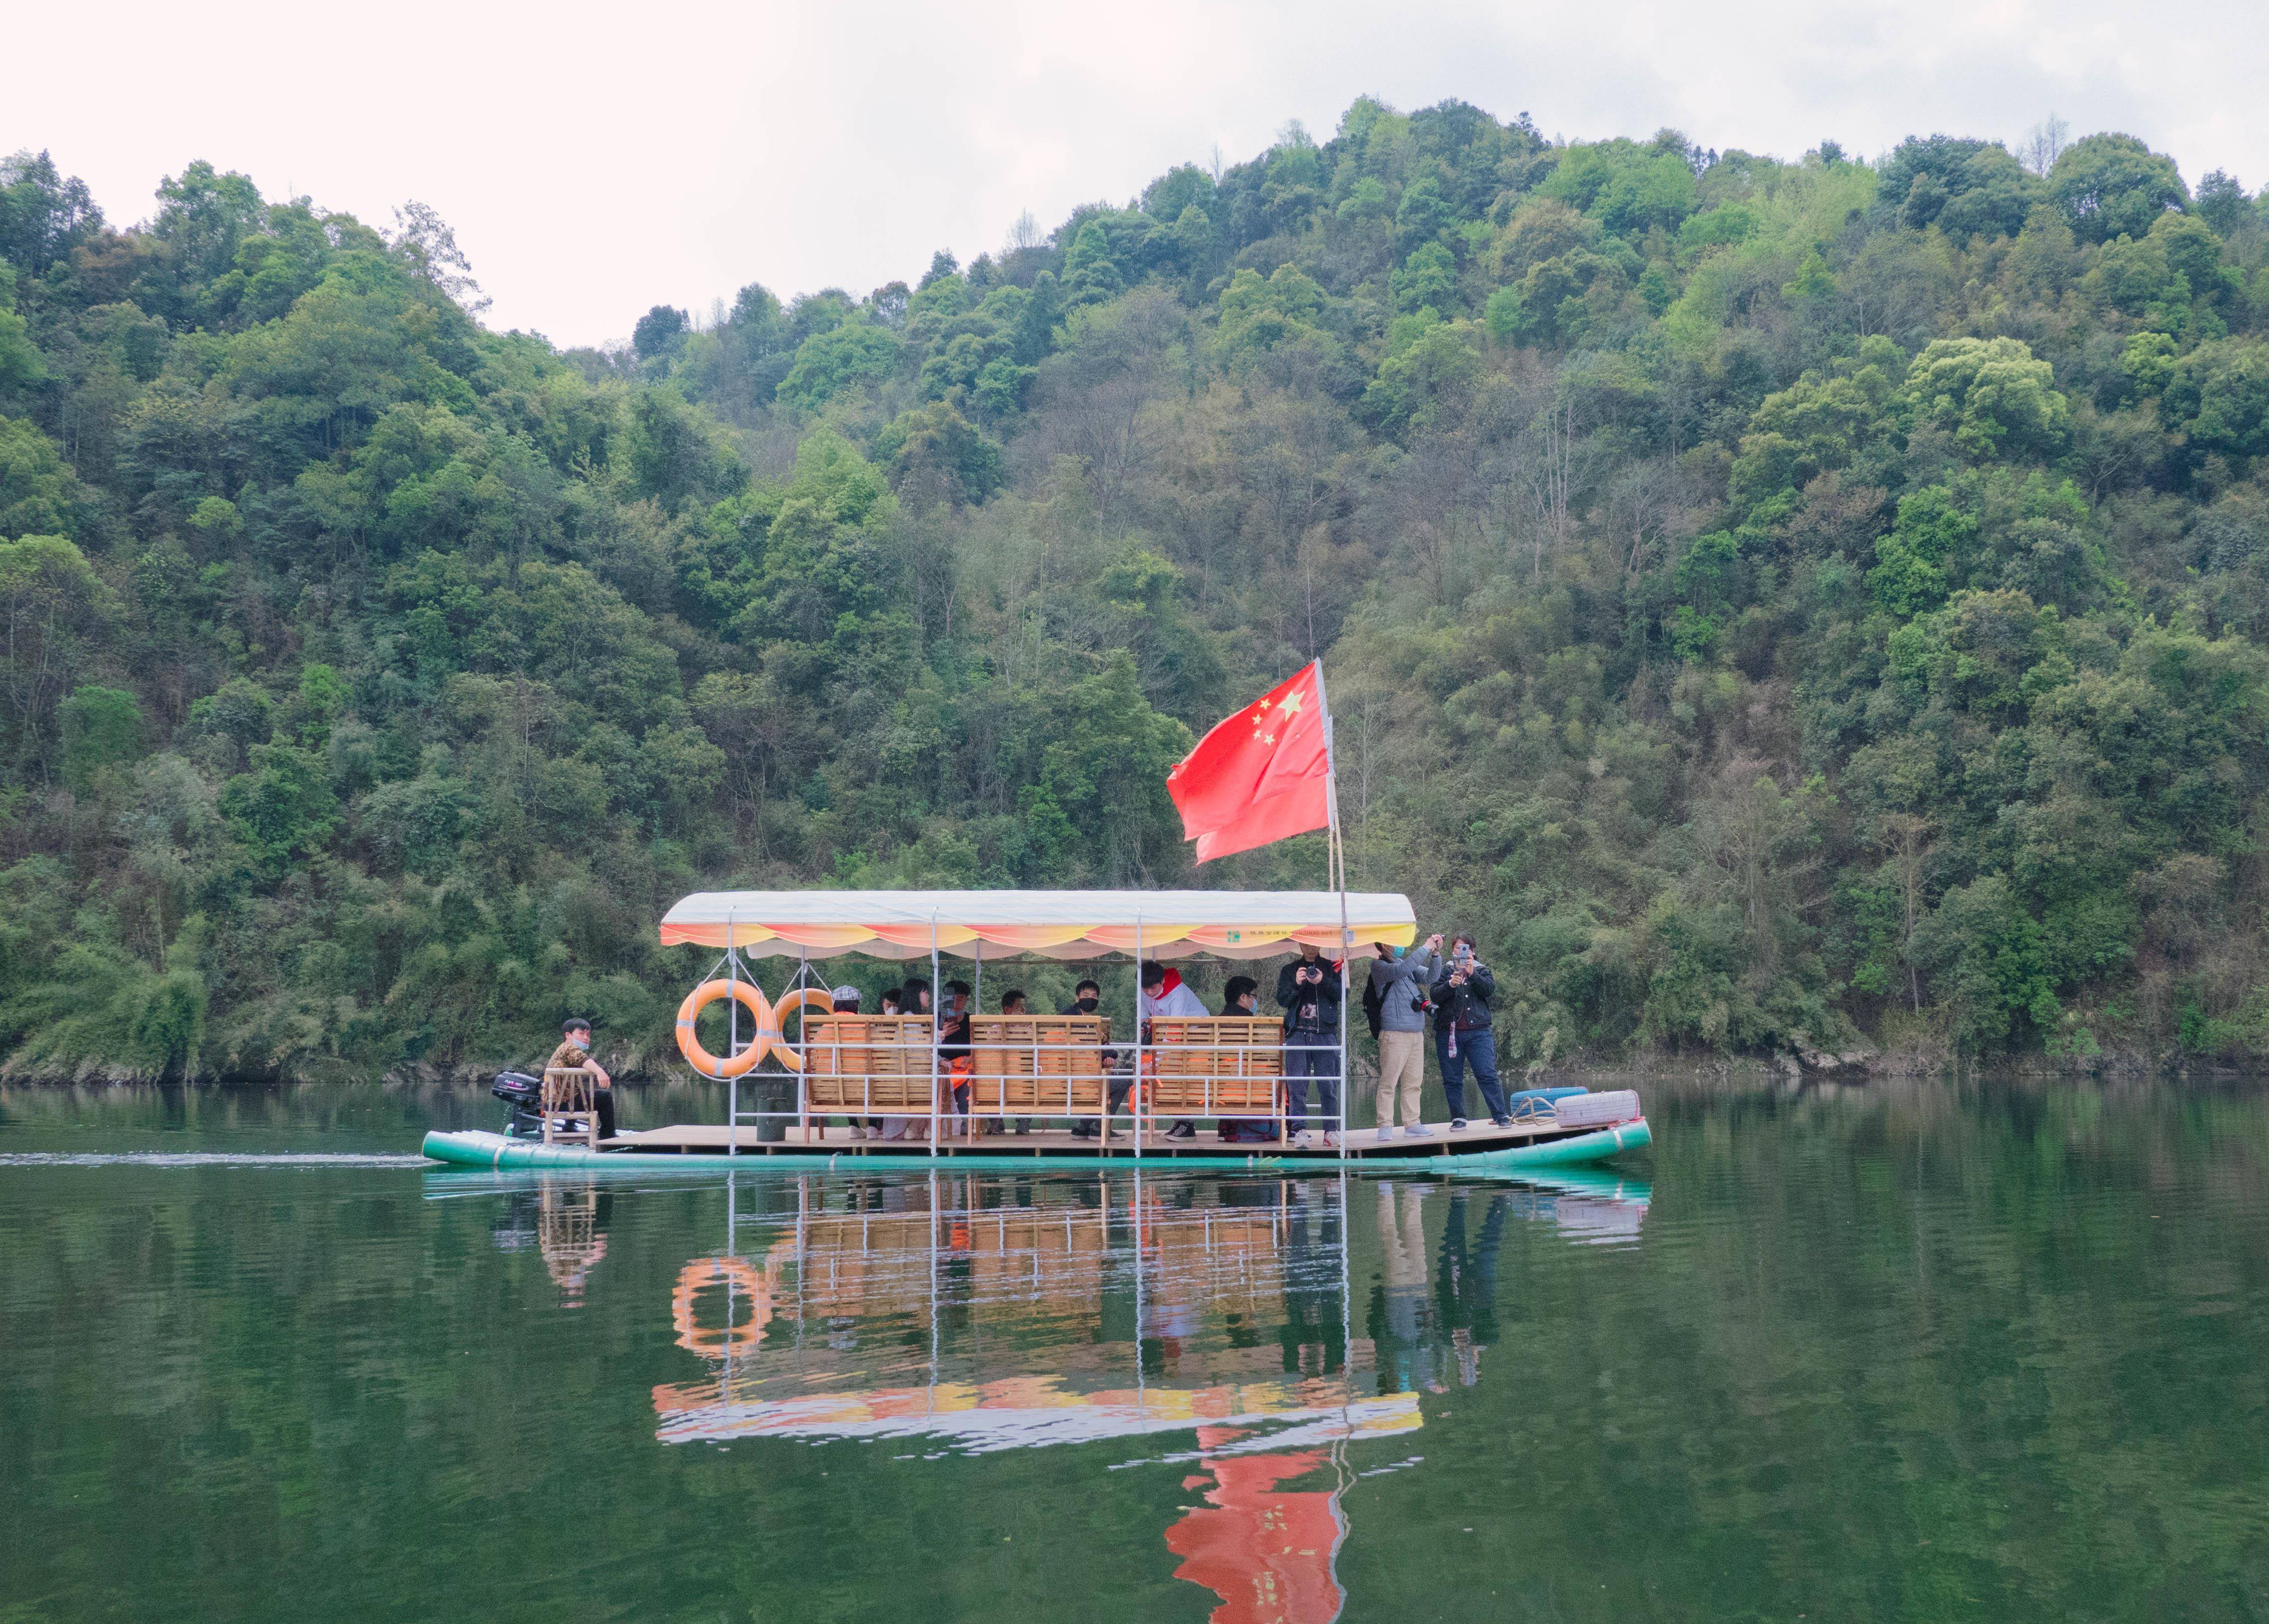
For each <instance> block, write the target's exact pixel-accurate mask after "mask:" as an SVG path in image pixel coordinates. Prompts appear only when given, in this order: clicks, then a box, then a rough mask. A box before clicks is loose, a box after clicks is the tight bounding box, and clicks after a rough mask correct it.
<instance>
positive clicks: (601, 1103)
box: [543, 1015, 615, 1139]
mask: <svg viewBox="0 0 2269 1624" xmlns="http://www.w3.org/2000/svg"><path fill="white" fill-rule="evenodd" d="M578 1068H580V1069H581V1070H583V1071H587V1072H588V1073H590V1074H591V1082H592V1089H591V1098H592V1101H593V1102H594V1104H595V1105H596V1106H597V1109H598V1115H599V1137H600V1138H601V1139H612V1138H613V1137H614V1136H615V1080H614V1079H613V1078H612V1077H610V1076H608V1075H607V1073H606V1069H605V1067H602V1066H601V1065H600V1064H599V1063H598V1061H596V1060H595V1059H592V1058H591V1023H590V1022H588V1021H586V1020H584V1019H583V1018H582V1017H581V1016H580V1015H578V1016H576V1017H575V1018H574V1019H573V1020H572V1021H570V1022H567V1024H566V1025H565V1027H563V1028H562V1029H560V1034H559V1046H558V1048H557V1049H554V1050H553V1051H552V1052H551V1059H548V1060H546V1061H544V1063H543V1069H544V1070H546V1071H574V1070H577V1069H578Z"/></svg>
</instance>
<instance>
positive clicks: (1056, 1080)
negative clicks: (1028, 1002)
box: [969, 1015, 1111, 1117]
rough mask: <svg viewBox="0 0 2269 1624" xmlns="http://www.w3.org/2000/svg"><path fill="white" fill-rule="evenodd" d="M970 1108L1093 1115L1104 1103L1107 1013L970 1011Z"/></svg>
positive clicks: (1108, 1030) (996, 1112)
mask: <svg viewBox="0 0 2269 1624" xmlns="http://www.w3.org/2000/svg"><path fill="white" fill-rule="evenodd" d="M969 1037H970V1042H971V1044H972V1048H973V1055H972V1059H974V1061H975V1064H974V1066H973V1067H972V1072H971V1077H970V1081H971V1083H972V1096H971V1100H970V1109H971V1110H972V1111H974V1112H975V1113H977V1114H978V1115H979V1116H999V1115H1001V1113H1003V1112H1006V1111H1015V1112H1016V1113H1018V1114H1019V1115H1034V1116H1039V1115H1045V1116H1051V1117H1063V1116H1086V1115H1093V1114H1095V1113H1096V1112H1098V1111H1101V1110H1102V1109H1103V1083H1104V1067H1103V1051H1104V1048H1105V1045H1108V1044H1109V1043H1110V1042H1111V1019H1110V1017H1109V1016H1107V1015H972V1016H971V1017H970V1027H969Z"/></svg>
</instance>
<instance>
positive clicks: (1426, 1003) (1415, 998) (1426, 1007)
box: [1410, 993, 1434, 1015]
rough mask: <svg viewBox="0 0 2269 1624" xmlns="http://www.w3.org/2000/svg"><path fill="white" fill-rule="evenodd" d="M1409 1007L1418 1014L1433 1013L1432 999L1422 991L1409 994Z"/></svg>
mask: <svg viewBox="0 0 2269 1624" xmlns="http://www.w3.org/2000/svg"><path fill="white" fill-rule="evenodd" d="M1410 1008H1413V1009H1415V1010H1416V1011H1417V1012H1418V1013H1419V1014H1420V1015H1431V1014H1433V1013H1434V1000H1432V999H1430V998H1429V997H1427V996H1426V995H1425V994H1424V993H1414V994H1413V995H1412V996H1411V1000H1410Z"/></svg>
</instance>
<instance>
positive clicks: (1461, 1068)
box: [1433, 934, 1512, 1133]
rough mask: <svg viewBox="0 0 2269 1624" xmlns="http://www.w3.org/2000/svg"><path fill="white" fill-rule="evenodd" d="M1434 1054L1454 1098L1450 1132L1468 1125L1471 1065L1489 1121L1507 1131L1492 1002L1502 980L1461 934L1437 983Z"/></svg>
mask: <svg viewBox="0 0 2269 1624" xmlns="http://www.w3.org/2000/svg"><path fill="white" fill-rule="evenodd" d="M1433 996H1434V1054H1435V1057H1436V1058H1437V1059H1439V1060H1440V1061H1441V1062H1442V1092H1443V1093H1444V1094H1445V1095H1447V1096H1449V1101H1450V1129H1451V1132H1452V1133H1455V1132H1456V1131H1457V1130H1458V1129H1460V1128H1461V1127H1463V1126H1466V1077H1465V1071H1466V1067H1467V1063H1468V1062H1470V1063H1471V1064H1472V1066H1473V1068H1474V1081H1475V1082H1477V1083H1479V1084H1480V1085H1481V1090H1482V1104H1484V1105H1486V1106H1488V1107H1489V1120H1490V1121H1492V1122H1494V1123H1496V1124H1497V1126H1499V1127H1503V1126H1505V1124H1507V1123H1508V1122H1511V1120H1512V1115H1511V1111H1510V1110H1508V1108H1507V1107H1506V1104H1505V1098H1504V1086H1503V1085H1502V1084H1500V1083H1499V1082H1498V1081H1497V1034H1496V1033H1495V1032H1494V1031H1493V1030H1490V1029H1491V1026H1492V1023H1493V1022H1495V1020H1496V1016H1495V1015H1492V1014H1491V1013H1490V1011H1489V1000H1491V999H1493V998H1495V997H1496V996H1497V978H1496V977H1494V976H1492V975H1490V974H1489V966H1488V965H1486V964H1484V963H1482V962H1481V960H1479V959H1477V958H1475V957H1474V939H1473V938H1472V937H1471V936H1467V935H1464V934H1460V935H1457V936H1453V937H1452V938H1451V939H1450V961H1449V963H1446V964H1445V965H1444V966H1443V967H1442V973H1441V974H1440V975H1439V976H1438V977H1437V978H1435V981H1434V991H1433Z"/></svg>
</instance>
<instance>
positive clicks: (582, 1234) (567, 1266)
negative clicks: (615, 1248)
mask: <svg viewBox="0 0 2269 1624" xmlns="http://www.w3.org/2000/svg"><path fill="white" fill-rule="evenodd" d="M606 1224H607V1197H606V1195H605V1194H604V1193H603V1192H602V1191H601V1190H600V1189H599V1187H598V1186H597V1185H595V1184H591V1183H581V1184H573V1183H568V1182H566V1181H565V1180H560V1179H546V1180H544V1181H543V1183H541V1184H540V1185H537V1186H536V1188H534V1189H531V1190H522V1191H519V1192H514V1196H513V1198H512V1200H510V1201H508V1202H507V1203H506V1207H505V1211H504V1214H503V1215H502V1217H501V1218H500V1219H499V1222H497V1223H496V1224H495V1226H494V1227H493V1228H491V1230H490V1232H489V1239H490V1244H492V1245H493V1246H495V1247H496V1249H497V1250H498V1251H524V1250H526V1249H527V1248H528V1247H529V1246H530V1245H533V1246H534V1247H535V1248H536V1252H537V1254H538V1255H539V1256H540V1257H542V1258H543V1267H544V1272H545V1273H548V1274H550V1275H551V1280H552V1283H553V1284H554V1285H556V1286H558V1288H559V1306H560V1307H562V1308H580V1307H582V1306H583V1287H584V1284H585V1282H586V1281H588V1279H589V1278H590V1273H591V1271H592V1270H593V1269H595V1268H596V1267H598V1266H599V1261H600V1259H602V1258H604V1257H605V1256H606V1255H607V1229H606Z"/></svg>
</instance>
